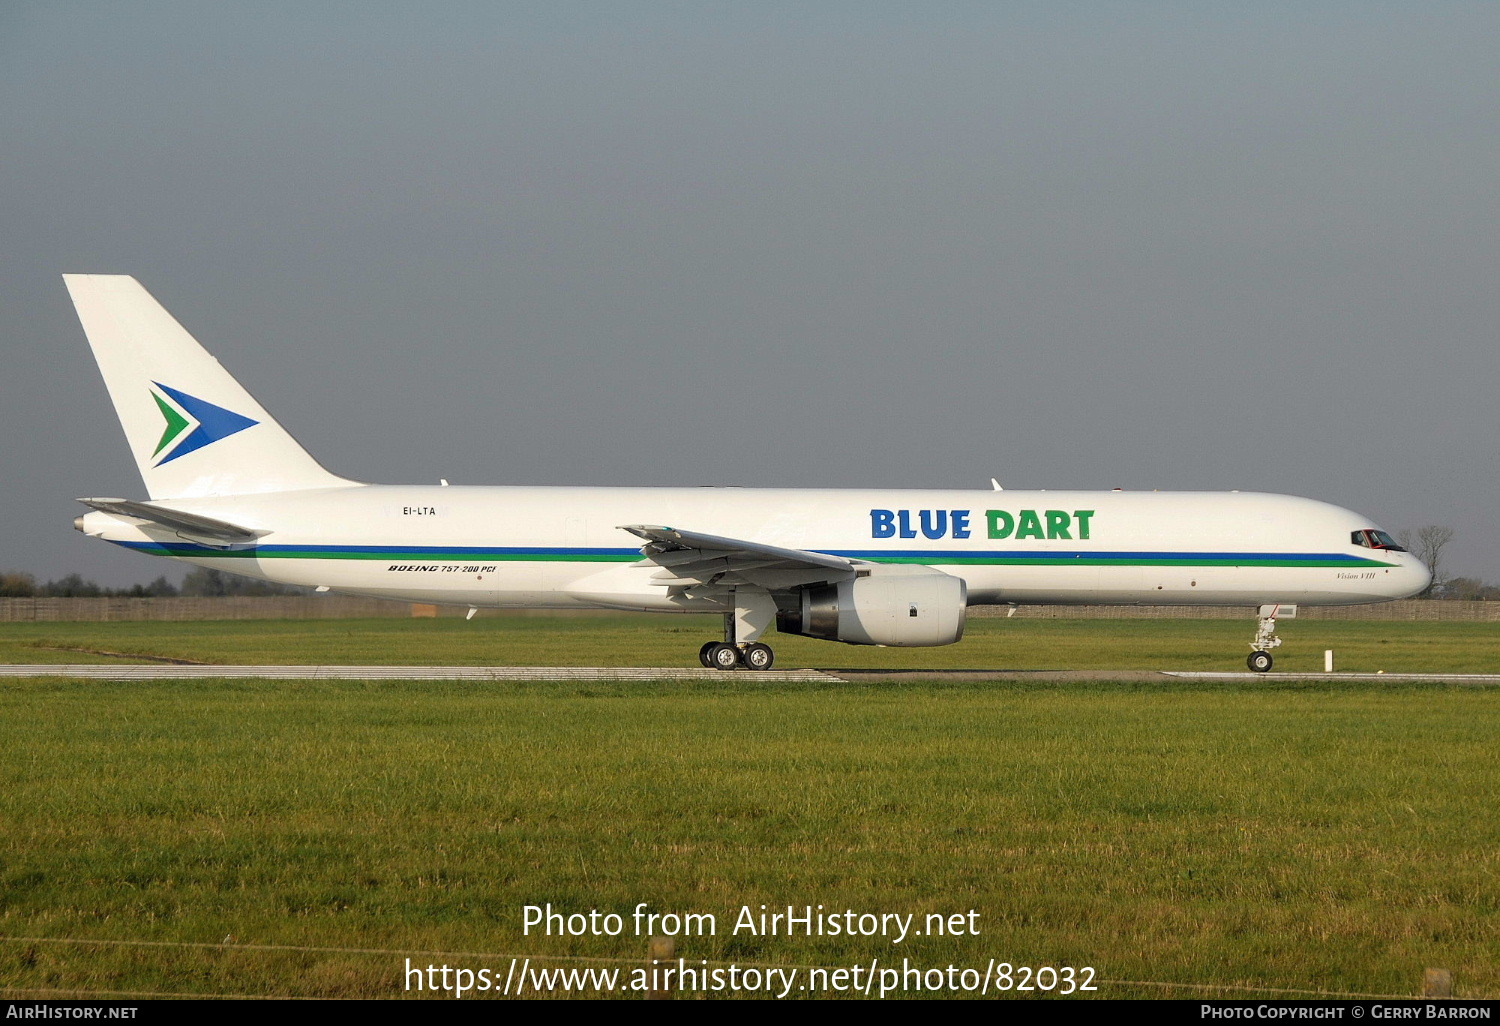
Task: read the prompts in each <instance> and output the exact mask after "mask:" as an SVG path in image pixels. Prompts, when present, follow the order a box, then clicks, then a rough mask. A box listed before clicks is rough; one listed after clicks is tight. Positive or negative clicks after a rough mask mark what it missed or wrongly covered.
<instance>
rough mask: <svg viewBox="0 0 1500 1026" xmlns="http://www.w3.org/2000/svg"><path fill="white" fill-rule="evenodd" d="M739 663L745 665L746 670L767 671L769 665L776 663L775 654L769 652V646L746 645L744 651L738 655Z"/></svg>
mask: <svg viewBox="0 0 1500 1026" xmlns="http://www.w3.org/2000/svg"><path fill="white" fill-rule="evenodd" d="M740 662H742V663H744V664H745V669H747V670H769V669H770V668H771V664H772V663H774V662H776V654H775V653H774V652H772V651H771V646H770V645H762V644H759V643H757V644H754V645H746V646H745V650H744V651H743V652H741V653H740Z"/></svg>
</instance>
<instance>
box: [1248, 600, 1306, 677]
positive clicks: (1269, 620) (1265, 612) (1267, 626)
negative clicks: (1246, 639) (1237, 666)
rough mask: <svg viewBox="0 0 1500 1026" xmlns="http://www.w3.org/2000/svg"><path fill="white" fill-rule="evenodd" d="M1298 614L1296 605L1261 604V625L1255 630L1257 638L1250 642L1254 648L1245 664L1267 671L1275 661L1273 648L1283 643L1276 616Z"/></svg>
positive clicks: (1259, 671)
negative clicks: (1277, 634) (1279, 634)
mask: <svg viewBox="0 0 1500 1026" xmlns="http://www.w3.org/2000/svg"><path fill="white" fill-rule="evenodd" d="M1296 615H1297V607H1296V606H1282V605H1275V606H1261V607H1260V627H1259V629H1258V630H1256V632H1255V640H1254V641H1252V642H1250V647H1251V648H1252V649H1254V651H1253V652H1251V653H1250V657H1249V658H1248V659H1246V660H1245V664H1246V665H1247V666H1249V667H1250V669H1252V670H1254V671H1255V672H1256V673H1265V672H1266V671H1268V670H1269V669H1270V668H1271V664H1272V663H1273V662H1274V660H1272V658H1271V649H1273V648H1276V647H1277V646H1278V645H1280V644H1281V639H1280V638H1278V637H1277V636H1276V617H1277V616H1285V617H1294V616H1296Z"/></svg>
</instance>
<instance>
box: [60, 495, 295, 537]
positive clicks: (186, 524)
mask: <svg viewBox="0 0 1500 1026" xmlns="http://www.w3.org/2000/svg"><path fill="white" fill-rule="evenodd" d="M78 501H79V502H81V503H83V504H84V505H85V506H88V507H90V508H91V509H97V510H98V511H99V512H101V513H113V514H114V515H115V516H121V517H131V518H133V519H135V520H145V521H147V522H149V523H153V524H157V525H160V526H161V527H165V528H167V529H168V530H170V531H173V532H175V533H177V534H180V535H182V536H183V537H184V538H187V539H189V540H191V541H196V542H201V543H202V544H204V545H211V546H213V547H215V548H229V547H231V546H235V545H251V544H254V542H255V541H256V540H257V539H258V538H261V537H262V536H264V535H267V534H270V533H271V532H270V531H255V530H251V529H250V528H248V527H241V526H239V525H238V524H231V523H229V522H227V521H224V520H215V519H214V518H213V517H205V516H203V515H202V514H199V513H186V512H184V511H182V510H179V509H168V508H167V507H165V506H158V505H157V504H156V503H154V502H135V501H133V500H131V499H79V500H78Z"/></svg>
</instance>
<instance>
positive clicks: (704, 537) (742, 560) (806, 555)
mask: <svg viewBox="0 0 1500 1026" xmlns="http://www.w3.org/2000/svg"><path fill="white" fill-rule="evenodd" d="M620 530H622V531H629V532H630V533H631V534H633V535H635V536H636V537H638V538H644V539H645V540H646V544H645V545H643V546H642V547H641V555H643V556H645V557H646V559H645V561H644V562H646V563H652V564H655V565H656V566H658V567H660V568H661V569H659V570H658V571H657V572H656V573H654V574H652V575H651V577H652V580H653V581H655V582H659V583H660V584H661V585H662V586H663V587H668V588H681V587H693V586H696V585H718V586H723V587H732V586H734V585H738V584H749V585H754V586H757V587H762V588H767V589H777V588H794V587H797V586H799V585H803V584H817V583H819V582H821V581H837V580H841V579H843V578H846V577H849V576H851V575H852V574H853V573H854V571H855V570H856V568H857V567H859V566H861V565H863V564H862V563H860V562H859V561H858V560H852V559H845V558H844V557H842V556H830V555H828V554H827V553H825V552H806V551H803V550H802V549H784V548H781V547H780V546H777V545H765V544H763V543H761V542H750V541H741V540H739V539H737V538H721V537H719V536H718V535H713V534H700V533H698V532H697V531H682V530H678V529H677V528H673V527H655V526H651V525H647V524H631V525H621V527H620Z"/></svg>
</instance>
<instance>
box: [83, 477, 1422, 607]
mask: <svg viewBox="0 0 1500 1026" xmlns="http://www.w3.org/2000/svg"><path fill="white" fill-rule="evenodd" d="M163 501H166V500H163ZM170 505H171V506H172V507H173V508H176V509H181V510H186V511H191V512H195V513H200V514H203V515H205V516H210V517H215V518H219V519H222V520H225V521H229V522H232V523H234V524H237V525H241V526H243V527H247V528H251V529H255V530H258V531H263V532H266V533H265V534H264V535H263V536H262V537H261V538H260V539H259V540H258V541H257V542H256V543H255V544H253V545H250V546H246V547H240V548H227V549H226V548H213V547H210V546H206V545H203V544H199V543H197V542H194V541H189V540H184V539H183V538H182V537H179V536H176V535H174V534H173V532H172V531H171V530H170V529H166V528H163V527H160V526H155V525H150V524H141V523H138V522H135V521H133V520H130V519H125V518H120V517H116V516H113V515H111V514H108V513H101V512H93V513H89V514H87V515H86V516H85V517H83V518H81V522H80V527H81V529H82V530H84V531H85V533H87V534H90V535H97V536H100V537H103V538H106V539H107V540H109V541H113V542H116V543H118V544H121V545H124V546H126V547H129V548H133V549H138V550H141V551H146V552H150V553H153V554H156V555H164V556H169V557H172V558H176V559H181V560H185V561H187V562H190V563H195V564H198V565H201V566H211V567H219V568H221V569H224V570H229V571H233V572H235V573H241V574H249V575H252V576H256V577H261V578H265V579H267V580H272V581H279V582H284V583H289V584H301V585H312V586H317V587H325V588H329V589H332V590H335V591H340V592H347V593H352V594H359V595H371V596H378V597H384V598H395V599H405V600H410V601H417V602H436V603H452V604H459V605H470V606H478V607H488V606H527V607H541V608H548V607H551V608H560V607H577V606H603V607H612V608H620V609H645V610H653V609H654V610H684V611H693V610H702V611H717V610H722V609H724V608H725V606H723V605H722V604H721V602H720V600H714V599H692V598H690V597H687V596H685V595H684V594H683V593H682V592H681V591H680V590H670V589H668V588H665V587H662V586H661V585H660V583H659V582H654V581H653V580H652V579H651V575H652V572H653V571H654V570H655V569H656V568H655V567H654V566H652V565H636V564H637V563H638V562H639V561H640V560H641V552H640V549H639V545H640V541H639V539H637V538H634V537H632V536H631V535H630V534H627V533H626V532H624V531H622V530H620V527H621V526H622V525H626V524H655V525H662V526H666V527H674V528H680V529H687V530H692V531H697V532H701V533H705V534H713V535H720V536H723V537H726V538H737V539H744V540H747V541H752V542H759V543H763V544H768V545H775V546H781V547H784V548H788V549H799V550H806V551H812V552H820V553H831V554H835V555H840V556H845V557H849V558H853V559H858V560H867V561H871V562H875V563H905V564H920V565H925V566H930V567H932V568H934V569H937V570H941V571H944V572H945V573H948V574H952V575H954V576H957V577H961V578H963V579H964V580H965V582H966V583H967V588H968V602H969V604H970V605H992V604H1001V603H1022V604H1026V603H1060V604H1067V603H1103V604H1147V605H1178V604H1187V605H1241V606H1243V605H1262V604H1268V603H1285V604H1297V603H1300V604H1305V605H1345V604H1355V603H1363V602H1379V601H1384V600H1388V599H1394V598H1401V597H1405V596H1408V595H1413V594H1415V593H1417V592H1419V591H1421V590H1422V588H1424V587H1426V585H1427V584H1428V582H1429V574H1428V571H1427V568H1426V567H1425V566H1423V564H1422V563H1421V562H1420V561H1418V560H1417V559H1415V558H1414V557H1412V556H1411V555H1410V554H1408V553H1405V552H1400V551H1392V550H1386V549H1371V548H1368V547H1364V546H1361V545H1358V544H1355V542H1354V541H1352V540H1351V538H1352V536H1353V534H1354V532H1357V531H1361V530H1364V529H1369V528H1373V527H1374V526H1375V525H1374V524H1373V523H1371V522H1370V521H1368V520H1367V519H1366V518H1364V517H1362V516H1360V515H1359V514H1357V513H1354V512H1351V511H1349V510H1346V509H1342V508H1340V507H1337V506H1333V505H1329V504H1327V503H1323V502H1317V501H1314V500H1311V499H1303V498H1296V497H1292V496H1285V495H1269V494H1261V493H1250V492H1245V493H1240V492H1118V491H1116V492H1080V491H1003V492H1002V491H903V490H886V489H864V490H855V489H849V490H811V489H808V490H800V489H751V488H539V487H451V488H450V487H402V486H389V485H352V486H349V487H337V488H326V489H312V490H305V491H289V492H271V493H265V494H256V495H231V496H214V497H202V498H193V499H176V500H170Z"/></svg>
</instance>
